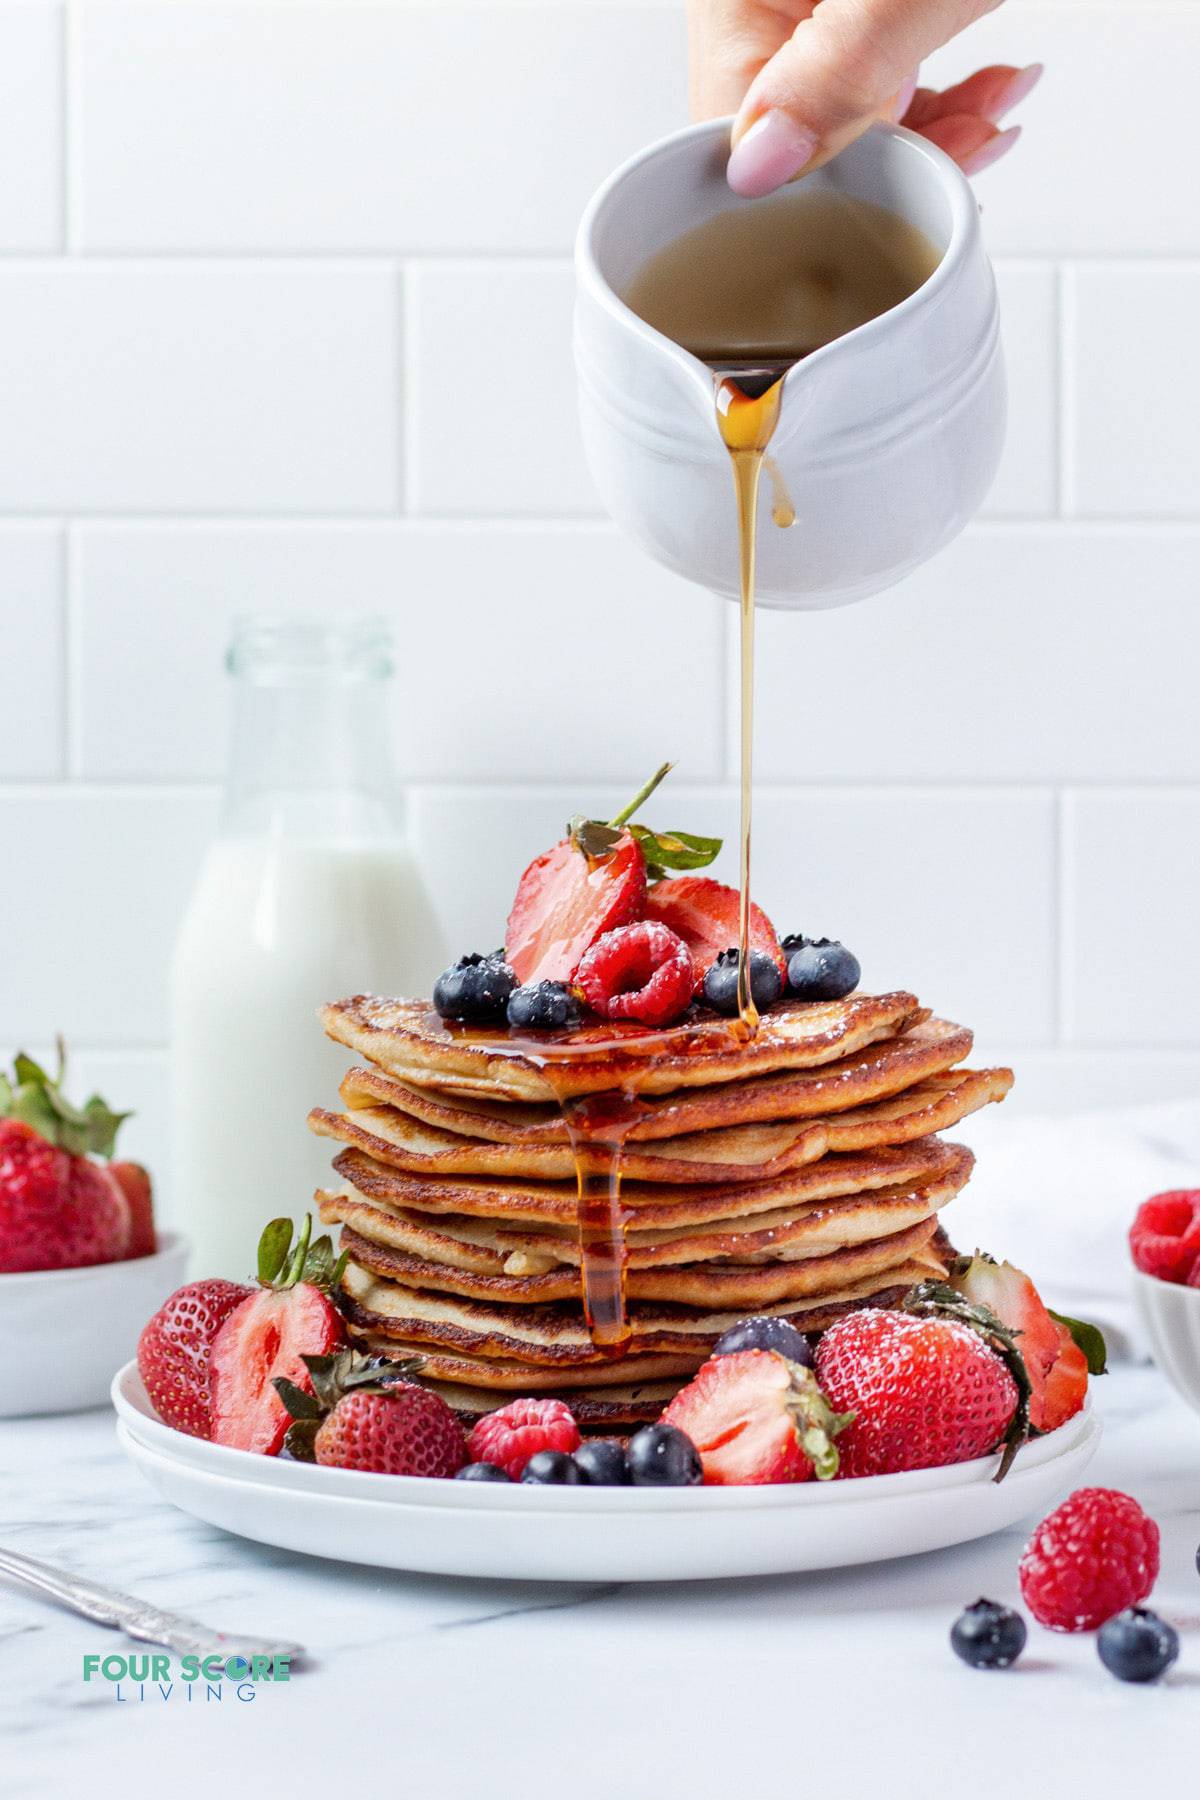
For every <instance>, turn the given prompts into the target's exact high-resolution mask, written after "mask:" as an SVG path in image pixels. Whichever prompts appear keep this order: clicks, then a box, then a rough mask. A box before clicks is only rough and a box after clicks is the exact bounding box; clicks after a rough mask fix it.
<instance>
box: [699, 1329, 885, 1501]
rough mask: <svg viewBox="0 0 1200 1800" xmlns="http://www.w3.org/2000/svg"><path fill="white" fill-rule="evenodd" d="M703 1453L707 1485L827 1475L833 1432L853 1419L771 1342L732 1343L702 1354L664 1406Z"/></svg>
mask: <svg viewBox="0 0 1200 1800" xmlns="http://www.w3.org/2000/svg"><path fill="white" fill-rule="evenodd" d="M663 1420H664V1422H665V1423H666V1424H668V1425H674V1426H676V1427H677V1429H678V1430H680V1431H683V1432H686V1433H687V1435H688V1437H689V1438H691V1440H692V1442H693V1444H695V1446H696V1449H697V1450H698V1451H699V1453H700V1462H701V1466H702V1467H703V1469H704V1480H705V1484H706V1486H709V1487H758V1486H763V1485H765V1484H767V1483H769V1482H776V1481H807V1480H809V1478H810V1477H811V1476H812V1475H816V1476H817V1477H818V1478H819V1479H820V1480H822V1481H828V1480H830V1479H831V1477H832V1476H834V1475H836V1474H837V1470H838V1450H837V1448H836V1447H835V1446H834V1441H833V1440H834V1438H835V1437H837V1435H838V1433H839V1432H842V1431H844V1430H845V1429H846V1427H847V1426H848V1425H849V1424H850V1419H849V1417H848V1416H846V1415H840V1414H838V1413H835V1412H834V1410H833V1408H832V1407H831V1406H830V1405H829V1403H828V1400H827V1399H826V1397H825V1395H824V1394H822V1392H821V1390H820V1388H819V1386H818V1385H817V1381H816V1378H815V1377H814V1375H813V1372H812V1370H811V1369H806V1368H803V1367H801V1365H800V1364H799V1363H794V1362H791V1361H790V1360H789V1359H788V1358H787V1357H786V1356H780V1355H779V1353H778V1352H777V1351H775V1350H735V1351H732V1352H731V1353H729V1354H728V1355H725V1356H714V1357H711V1358H710V1359H709V1361H708V1362H706V1363H705V1364H704V1365H703V1367H702V1368H701V1369H700V1370H699V1371H698V1372H697V1374H696V1375H695V1376H694V1377H693V1379H692V1380H691V1381H689V1382H688V1384H687V1386H686V1387H685V1388H681V1389H680V1391H679V1393H677V1394H676V1396H675V1398H674V1399H673V1400H672V1401H671V1404H670V1405H669V1406H668V1407H667V1410H666V1411H665V1412H664V1414H663Z"/></svg>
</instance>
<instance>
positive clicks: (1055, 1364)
mask: <svg viewBox="0 0 1200 1800" xmlns="http://www.w3.org/2000/svg"><path fill="white" fill-rule="evenodd" d="M951 1285H952V1286H953V1287H954V1288H955V1289H956V1291H957V1292H958V1293H960V1294H962V1295H964V1296H965V1298H966V1299H968V1300H970V1301H971V1302H972V1303H973V1304H974V1305H976V1306H986V1307H987V1308H988V1310H989V1311H990V1312H993V1313H994V1314H995V1315H996V1317H997V1318H998V1319H999V1321H1000V1323H1001V1324H1002V1325H1006V1326H1007V1327H1008V1329H1009V1330H1010V1331H1011V1332H1012V1333H1013V1335H1014V1337H1015V1339H1016V1346H1017V1350H1018V1351H1019V1352H1020V1356H1021V1361H1022V1362H1023V1363H1024V1364H1025V1372H1026V1374H1027V1375H1028V1376H1029V1388H1030V1394H1029V1423H1030V1425H1031V1426H1032V1427H1033V1429H1034V1430H1035V1431H1053V1430H1055V1428H1056V1427H1057V1426H1059V1425H1062V1424H1064V1423H1065V1422H1066V1420H1067V1419H1069V1418H1071V1417H1072V1416H1073V1415H1074V1414H1075V1413H1077V1412H1078V1411H1079V1408H1080V1407H1081V1406H1082V1405H1083V1402H1084V1398H1085V1396H1086V1394H1087V1377H1088V1362H1087V1357H1086V1356H1085V1355H1084V1353H1083V1352H1082V1351H1081V1350H1079V1349H1078V1348H1077V1347H1076V1344H1075V1340H1074V1338H1073V1337H1072V1334H1071V1330H1070V1327H1069V1326H1067V1325H1064V1324H1063V1323H1061V1322H1060V1321H1059V1320H1057V1319H1055V1318H1054V1317H1053V1316H1052V1315H1051V1313H1050V1312H1049V1311H1048V1310H1047V1308H1046V1306H1045V1304H1044V1302H1043V1300H1042V1298H1041V1295H1040V1294H1039V1293H1038V1291H1037V1289H1036V1287H1034V1285H1033V1282H1032V1281H1031V1280H1030V1278H1029V1276H1028V1275H1026V1274H1025V1272H1024V1270H1023V1269H1018V1268H1014V1266H1013V1264H1012V1263H1007V1262H1003V1263H998V1262H996V1261H994V1260H993V1258H992V1257H990V1256H984V1255H981V1254H979V1253H978V1252H977V1253H976V1254H975V1255H974V1256H973V1257H970V1258H966V1257H962V1258H960V1259H959V1261H958V1262H957V1263H956V1265H955V1267H954V1270H953V1273H952V1276H951Z"/></svg>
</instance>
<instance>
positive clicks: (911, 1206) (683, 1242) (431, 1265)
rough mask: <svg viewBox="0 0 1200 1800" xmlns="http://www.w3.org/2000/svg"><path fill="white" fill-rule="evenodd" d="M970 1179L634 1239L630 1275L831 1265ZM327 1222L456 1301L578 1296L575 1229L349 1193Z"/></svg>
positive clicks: (923, 1213) (359, 1257)
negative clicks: (442, 1213) (494, 1283)
mask: <svg viewBox="0 0 1200 1800" xmlns="http://www.w3.org/2000/svg"><path fill="white" fill-rule="evenodd" d="M969 1171H970V1159H969V1157H967V1156H966V1154H965V1153H964V1157H963V1162H962V1164H961V1166H959V1167H958V1168H953V1169H951V1170H949V1171H947V1173H946V1174H945V1175H943V1176H941V1177H936V1178H934V1179H933V1180H931V1181H928V1182H926V1183H924V1184H922V1185H921V1186H917V1187H909V1188H904V1187H895V1188H883V1189H880V1190H879V1191H878V1192H876V1193H871V1194H859V1195H851V1196H850V1197H849V1198H847V1199H845V1200H831V1201H827V1202H825V1203H823V1204H821V1203H818V1204H813V1205H807V1206H799V1207H788V1208H781V1209H780V1210H779V1211H777V1212H766V1213H755V1214H752V1215H751V1216H750V1217H749V1218H748V1219H743V1220H739V1221H736V1222H734V1223H732V1224H730V1223H726V1222H718V1223H716V1224H709V1225H700V1226H690V1227H689V1226H684V1227H680V1228H675V1229H672V1230H665V1231H664V1230H657V1231H638V1230H629V1231H627V1232H626V1238H625V1243H626V1252H627V1256H628V1267H629V1269H630V1271H631V1272H632V1271H637V1270H642V1269H652V1268H660V1269H661V1268H667V1267H672V1266H675V1265H678V1264H685V1263H698V1262H709V1263H712V1262H721V1261H725V1262H735V1263H753V1262H774V1261H778V1262H794V1261H796V1260H799V1259H801V1258H803V1257H807V1256H824V1255H826V1254H827V1253H828V1252H830V1251H833V1250H840V1249H842V1248H844V1247H845V1246H846V1245H848V1244H860V1243H866V1242H868V1241H870V1240H871V1239H873V1238H881V1237H886V1236H888V1235H890V1234H891V1233H892V1232H895V1231H902V1230H905V1229H906V1228H907V1227H908V1226H910V1225H915V1224H917V1223H919V1221H920V1220H922V1219H926V1218H928V1217H929V1215H930V1214H931V1213H933V1212H936V1211H938V1210H939V1209H940V1208H941V1207H943V1206H945V1205H947V1204H948V1203H949V1202H950V1201H951V1200H952V1199H953V1198H954V1197H955V1195H956V1194H958V1193H959V1192H960V1191H961V1189H962V1187H963V1185H964V1184H965V1181H966V1179H967V1175H968V1173H969ZM321 1220H322V1223H323V1224H326V1225H334V1224H342V1225H345V1226H347V1227H348V1228H349V1229H348V1231H347V1232H345V1233H343V1237H342V1244H343V1247H344V1248H347V1247H348V1248H350V1249H351V1251H352V1254H353V1256H354V1260H355V1261H356V1262H359V1263H361V1264H363V1266H364V1267H367V1268H374V1269H377V1270H378V1271H379V1272H380V1273H383V1274H388V1273H394V1274H396V1275H397V1276H398V1277H399V1278H400V1279H401V1280H412V1281H413V1282H414V1285H416V1286H420V1285H422V1282H421V1280H419V1279H416V1270H417V1269H418V1268H420V1269H422V1270H427V1271H429V1274H428V1279H427V1281H426V1285H429V1286H432V1287H442V1286H446V1287H448V1288H449V1290H450V1291H451V1292H455V1293H474V1292H475V1291H476V1289H475V1288H473V1287H472V1286H470V1285H465V1286H460V1285H457V1283H458V1282H459V1281H462V1282H465V1283H468V1284H469V1283H470V1282H472V1281H475V1280H477V1281H479V1282H487V1281H489V1280H491V1279H492V1278H495V1277H501V1276H516V1277H522V1278H531V1277H543V1278H545V1279H546V1282H547V1286H546V1289H545V1291H539V1292H536V1293H535V1292H533V1291H532V1290H529V1291H525V1290H521V1291H517V1290H514V1292H513V1295H512V1297H513V1298H517V1299H542V1300H556V1299H564V1298H565V1299H569V1298H572V1297H574V1296H575V1295H577V1294H578V1292H579V1270H580V1267H581V1261H582V1258H581V1251H580V1246H579V1237H578V1233H577V1232H576V1231H574V1230H569V1231H568V1230H541V1231H539V1230H536V1229H534V1228H533V1227H529V1226H524V1227H523V1226H520V1225H517V1226H507V1227H504V1226H498V1225H495V1224H493V1223H492V1222H491V1221H489V1220H485V1219H460V1218H453V1217H450V1218H445V1217H443V1218H438V1219H437V1221H436V1223H434V1222H433V1221H432V1220H431V1219H430V1218H428V1217H425V1216H423V1215H421V1214H420V1213H405V1212H402V1211H399V1210H398V1209H384V1208H382V1207H379V1206H373V1205H371V1204H369V1203H368V1202H366V1201H364V1200H362V1199H361V1197H359V1196H357V1195H355V1194H354V1193H353V1192H352V1191H349V1190H348V1191H347V1192H345V1193H342V1194H337V1195H330V1196H327V1197H326V1199H325V1200H324V1201H323V1202H322V1205H321ZM364 1240H365V1243H366V1245H374V1246H377V1247H380V1248H381V1249H382V1250H385V1251H387V1252H389V1253H390V1255H391V1256H392V1257H396V1256H403V1257H407V1258H409V1259H410V1260H411V1267H410V1268H408V1269H407V1271H406V1269H405V1268H404V1267H402V1266H401V1265H400V1264H399V1263H396V1262H390V1263H388V1264H385V1263H383V1262H382V1261H378V1260H374V1259H373V1258H372V1256H371V1254H369V1253H368V1251H367V1249H366V1248H364ZM631 1291H632V1290H631ZM489 1292H495V1293H497V1294H498V1293H499V1292H500V1290H499V1289H488V1288H487V1287H486V1286H480V1287H479V1289H478V1293H479V1295H480V1296H481V1297H482V1296H484V1295H486V1294H487V1293H489Z"/></svg>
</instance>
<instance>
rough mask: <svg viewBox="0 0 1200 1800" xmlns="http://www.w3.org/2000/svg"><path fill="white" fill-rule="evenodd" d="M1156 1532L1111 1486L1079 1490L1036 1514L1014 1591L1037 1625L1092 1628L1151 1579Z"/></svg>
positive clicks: (1141, 1594)
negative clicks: (1018, 1590)
mask: <svg viewBox="0 0 1200 1800" xmlns="http://www.w3.org/2000/svg"><path fill="white" fill-rule="evenodd" d="M1158 1562H1159V1531H1158V1526H1157V1525H1156V1524H1155V1523H1154V1520H1153V1519H1151V1518H1148V1517H1147V1515H1146V1514H1145V1513H1144V1512H1143V1511H1142V1509H1141V1507H1140V1506H1139V1505H1138V1503H1137V1501H1136V1500H1134V1499H1131V1497H1130V1496H1129V1495H1128V1494H1122V1493H1119V1492H1118V1491H1117V1490H1116V1489H1115V1488H1079V1489H1077V1490H1076V1492H1075V1493H1073V1494H1072V1495H1071V1497H1070V1499H1069V1500H1064V1501H1063V1503H1062V1505H1061V1506H1059V1507H1056V1508H1055V1510H1054V1511H1053V1512H1052V1513H1050V1514H1048V1516H1047V1517H1046V1518H1044V1519H1043V1520H1042V1522H1041V1524H1040V1525H1039V1526H1038V1528H1037V1530H1036V1531H1035V1532H1034V1534H1033V1536H1032V1537H1031V1538H1030V1540H1029V1542H1028V1544H1026V1546H1025V1551H1024V1554H1023V1555H1022V1557H1021V1565H1020V1575H1021V1592H1022V1594H1023V1595H1024V1596H1025V1604H1026V1605H1027V1606H1028V1608H1029V1610H1030V1612H1031V1613H1032V1614H1033V1616H1034V1618H1035V1619H1036V1620H1037V1621H1038V1623H1039V1625H1046V1626H1048V1627H1049V1628H1050V1630H1051V1631H1095V1630H1097V1629H1098V1628H1099V1627H1100V1626H1101V1625H1103V1624H1104V1622H1105V1620H1106V1619H1111V1618H1112V1617H1113V1615H1114V1614H1115V1613H1119V1612H1123V1611H1124V1610H1125V1608H1126V1607H1127V1606H1136V1605H1137V1604H1138V1602H1139V1601H1140V1600H1144V1599H1145V1598H1146V1596H1147V1595H1148V1594H1149V1592H1150V1590H1151V1588H1152V1587H1153V1586H1154V1583H1155V1582H1156V1581H1157V1580H1158Z"/></svg>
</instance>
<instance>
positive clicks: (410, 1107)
mask: <svg viewBox="0 0 1200 1800" xmlns="http://www.w3.org/2000/svg"><path fill="white" fill-rule="evenodd" d="M971 1042H972V1034H971V1032H969V1031H968V1030H967V1029H966V1027H965V1026H962V1025H952V1024H951V1023H950V1022H949V1020H947V1019H925V1020H923V1021H922V1022H921V1023H919V1024H916V1025H913V1026H911V1027H910V1028H909V1029H908V1030H907V1031H905V1032H904V1034H903V1035H902V1036H900V1037H894V1038H883V1039H881V1040H880V1041H879V1042H878V1043H875V1044H872V1045H871V1046H870V1047H869V1048H867V1049H865V1050H861V1051H859V1052H857V1053H856V1054H855V1055H853V1056H848V1057H842V1058H839V1059H838V1060H837V1061H836V1062H832V1063H825V1064H823V1065H821V1066H819V1067H817V1068H815V1069H796V1070H785V1071H783V1072H782V1073H780V1074H777V1075H758V1076H753V1077H751V1078H749V1079H748V1080H744V1081H734V1082H721V1083H719V1084H717V1085H715V1086H712V1087H707V1088H694V1089H684V1090H681V1091H679V1092H677V1093H674V1094H669V1095H667V1096H665V1097H659V1096H655V1095H644V1096H641V1097H640V1098H639V1114H640V1116H639V1117H638V1119H637V1121H636V1123H634V1124H633V1125H631V1126H630V1127H629V1129H628V1131H627V1133H626V1135H625V1142H626V1144H629V1143H635V1142H642V1141H645V1140H648V1139H656V1138H673V1137H679V1136H682V1135H683V1134H685V1133H687V1132H693V1131H711V1130H718V1129H720V1128H722V1127H725V1126H729V1125H758V1124H767V1125H769V1124H773V1123H775V1122H776V1121H777V1120H780V1119H784V1120H787V1119H791V1120H800V1119H810V1118H816V1117H820V1116H822V1115H829V1114H833V1113H841V1112H845V1111H848V1110H850V1109H852V1108H857V1107H863V1106H867V1105H869V1104H871V1103H872V1102H875V1101H879V1100H884V1099H888V1098H890V1097H891V1096H893V1095H899V1094H901V1093H903V1092H905V1091H906V1090H910V1089H912V1088H913V1087H914V1086H915V1085H917V1084H920V1083H922V1082H924V1081H926V1080H927V1079H928V1078H930V1077H932V1076H935V1075H941V1074H943V1073H945V1072H946V1071H947V1070H949V1069H952V1068H954V1067H955V1066H956V1065H957V1064H958V1063H961V1062H962V1061H963V1060H964V1059H965V1058H966V1057H967V1056H969V1055H970V1053H971ZM340 1092H341V1097H342V1099H343V1101H344V1102H345V1104H346V1106H347V1107H348V1108H350V1109H351V1110H353V1109H355V1108H358V1107H368V1106H394V1107H397V1108H398V1109H399V1110H400V1111H401V1112H406V1113H408V1114H409V1115H410V1116H411V1117H412V1118H414V1119H420V1120H422V1121H423V1123H424V1124H426V1125H431V1126H433V1127H434V1128H435V1130H439V1131H450V1132H454V1133H456V1134H457V1135H458V1136H460V1137H480V1138H484V1139H486V1140H487V1141H488V1142H489V1143H497V1144H503V1143H512V1144H547V1143H548V1144H566V1143H568V1142H569V1139H568V1133H567V1128H566V1124H565V1123H564V1120H563V1116H562V1111H561V1109H560V1108H559V1106H558V1105H557V1103H556V1102H554V1101H548V1102H537V1101H525V1102H522V1101H512V1100H485V1099H477V1098H474V1097H472V1096H470V1095H467V1094H462V1093H459V1092H457V1091H455V1092H452V1093H441V1092H439V1091H438V1090H437V1089H436V1088H431V1087H410V1086H409V1085H408V1084H407V1083H406V1082H403V1081H401V1080H399V1079H398V1077H396V1076H394V1075H389V1074H388V1073H387V1072H386V1070H383V1069H373V1068H356V1069H351V1070H350V1072H349V1073H348V1074H347V1076H346V1077H345V1080H344V1081H343V1082H342V1085H341V1089H340ZM930 1129H935V1128H934V1127H930Z"/></svg>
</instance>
